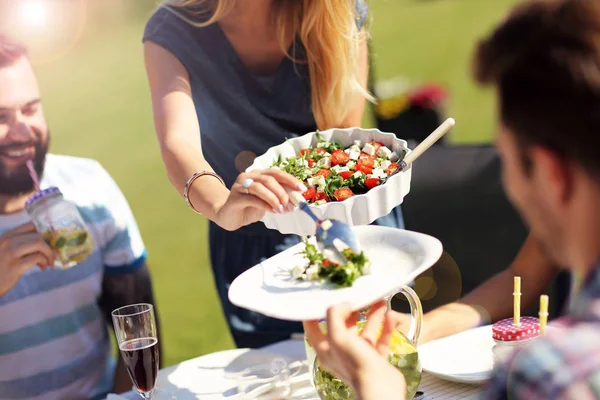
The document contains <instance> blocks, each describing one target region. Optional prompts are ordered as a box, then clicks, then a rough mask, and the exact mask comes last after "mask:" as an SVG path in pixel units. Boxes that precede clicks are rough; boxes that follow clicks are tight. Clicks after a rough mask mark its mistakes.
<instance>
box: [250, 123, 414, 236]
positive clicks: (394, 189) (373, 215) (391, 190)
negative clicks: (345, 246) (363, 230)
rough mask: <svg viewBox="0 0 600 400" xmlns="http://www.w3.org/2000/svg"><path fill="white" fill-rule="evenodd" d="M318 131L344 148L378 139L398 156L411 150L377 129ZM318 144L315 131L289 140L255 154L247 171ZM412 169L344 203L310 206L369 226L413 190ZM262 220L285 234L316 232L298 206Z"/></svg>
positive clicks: (322, 213)
mask: <svg viewBox="0 0 600 400" xmlns="http://www.w3.org/2000/svg"><path fill="white" fill-rule="evenodd" d="M319 133H320V135H321V137H322V138H323V139H325V140H327V141H336V142H338V143H340V144H341V145H342V146H344V147H348V146H351V145H352V144H353V143H354V140H360V141H361V143H366V142H370V141H377V142H380V143H382V144H384V145H385V146H386V147H388V148H389V149H390V150H392V151H393V152H395V153H396V154H398V155H406V154H408V153H409V152H410V149H409V148H408V144H407V143H406V141H405V140H402V139H398V138H397V137H396V135H394V134H393V133H386V132H381V131H380V130H378V129H362V128H347V129H329V130H326V131H321V132H319ZM316 145H317V133H316V132H311V133H307V134H306V135H303V136H300V137H297V138H292V139H289V140H287V141H286V142H284V143H282V144H280V145H278V146H275V147H271V148H270V149H269V150H267V151H266V152H265V153H264V154H263V155H261V156H259V157H256V158H255V159H254V162H253V164H252V165H251V166H250V167H248V168H247V169H246V172H250V171H253V170H260V169H268V168H271V167H272V166H273V164H274V163H275V161H276V160H277V159H278V158H279V156H281V157H282V158H283V159H285V158H288V157H294V156H297V155H298V154H299V153H300V150H302V149H305V148H312V147H316ZM411 172H412V166H409V168H407V169H406V170H405V171H403V172H400V173H397V174H395V175H394V176H392V177H390V178H389V179H388V180H387V182H386V183H385V184H383V185H379V186H376V187H374V188H373V189H371V190H369V191H368V192H367V193H365V194H359V195H355V196H352V197H350V198H348V199H346V200H344V201H341V202H338V201H333V202H329V203H327V204H322V205H311V206H310V207H311V210H312V211H313V212H314V213H315V215H316V216H317V217H319V218H320V219H336V220H339V221H342V222H344V223H346V224H348V225H350V226H355V225H369V224H370V223H372V222H373V221H375V220H376V219H378V218H380V217H383V216H386V215H388V214H389V213H390V212H391V211H392V209H394V207H396V206H398V205H400V204H401V203H402V201H403V200H404V196H406V195H407V194H408V192H409V191H410V178H411ZM262 222H263V223H264V224H265V226H266V227H267V228H269V229H275V230H278V231H279V232H281V233H283V234H296V235H301V236H310V235H314V234H315V223H314V222H313V220H312V219H310V217H309V216H308V215H306V214H305V213H304V212H303V211H301V210H299V209H296V210H295V211H293V212H288V213H285V214H275V213H271V212H270V213H267V214H266V215H265V216H264V218H263V219H262Z"/></svg>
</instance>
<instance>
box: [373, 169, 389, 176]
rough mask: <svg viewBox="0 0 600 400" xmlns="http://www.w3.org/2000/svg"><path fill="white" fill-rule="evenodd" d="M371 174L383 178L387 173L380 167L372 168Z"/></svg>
mask: <svg viewBox="0 0 600 400" xmlns="http://www.w3.org/2000/svg"><path fill="white" fill-rule="evenodd" d="M373 176H375V177H377V178H385V177H386V176H387V175H386V173H385V171H384V170H383V169H381V168H374V169H373Z"/></svg>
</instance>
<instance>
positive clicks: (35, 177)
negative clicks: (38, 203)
mask: <svg viewBox="0 0 600 400" xmlns="http://www.w3.org/2000/svg"><path fill="white" fill-rule="evenodd" d="M26 164H27V169H28V170H29V176H31V180H32V181H33V185H34V186H35V190H36V191H38V192H39V191H40V180H39V178H38V175H37V172H35V167H34V166H33V161H31V160H29V161H27V163H26Z"/></svg>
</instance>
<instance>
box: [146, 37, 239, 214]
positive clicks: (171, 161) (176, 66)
mask: <svg viewBox="0 0 600 400" xmlns="http://www.w3.org/2000/svg"><path fill="white" fill-rule="evenodd" d="M144 56H145V63H146V74H147V76H148V83H149V85H150V95H151V98H152V111H153V115H154V126H155V129H156V135H157V138H158V142H159V145H160V152H161V156H162V159H163V162H164V164H165V167H166V169H167V175H168V177H169V180H170V181H171V184H172V185H173V186H175V189H177V191H178V192H179V194H181V195H183V189H184V186H185V183H186V182H187V180H188V179H189V178H190V176H192V174H194V173H195V172H196V171H199V170H210V171H212V170H213V169H212V167H211V166H210V165H209V164H208V162H206V160H205V159H204V155H203V154H202V147H201V142H200V126H199V124H198V118H197V116H196V109H195V107H194V101H193V100H192V90H191V87H190V82H189V77H188V73H187V71H186V69H185V67H184V66H183V65H182V64H181V62H179V60H178V59H177V58H176V57H175V56H174V55H172V54H171V53H170V52H169V51H167V50H165V49H164V48H162V47H160V46H158V45H156V44H154V43H152V42H149V41H147V42H145V43H144ZM200 182H202V184H199V183H200ZM228 195H229V190H227V188H226V187H225V186H223V185H222V184H221V183H220V182H219V181H218V180H217V179H215V178H214V177H212V176H208V175H205V176H202V177H200V178H198V179H197V180H196V181H195V182H194V185H192V187H191V188H190V191H189V199H190V201H191V203H192V204H193V205H194V208H196V210H197V211H198V212H200V213H201V214H203V215H204V216H206V217H207V218H208V219H210V220H213V221H215V219H216V216H217V213H218V210H219V209H220V207H221V206H222V205H223V203H225V200H226V199H227V196H228ZM215 222H217V221H215Z"/></svg>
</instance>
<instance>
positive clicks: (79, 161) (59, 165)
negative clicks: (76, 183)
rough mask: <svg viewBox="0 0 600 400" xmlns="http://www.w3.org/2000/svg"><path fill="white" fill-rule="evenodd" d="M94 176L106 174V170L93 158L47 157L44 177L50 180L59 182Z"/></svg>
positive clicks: (56, 155) (51, 155) (53, 155)
mask: <svg viewBox="0 0 600 400" xmlns="http://www.w3.org/2000/svg"><path fill="white" fill-rule="evenodd" d="M94 174H106V170H105V169H104V167H102V165H101V164H100V162H99V161H97V160H94V159H92V158H84V157H74V156H68V155H59V154H51V153H49V154H48V155H47V156H46V166H45V168H44V177H46V176H47V177H48V178H49V179H50V180H57V179H59V178H61V177H62V178H63V179H65V178H71V179H75V178H77V177H81V176H87V177H89V176H90V175H94Z"/></svg>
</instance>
